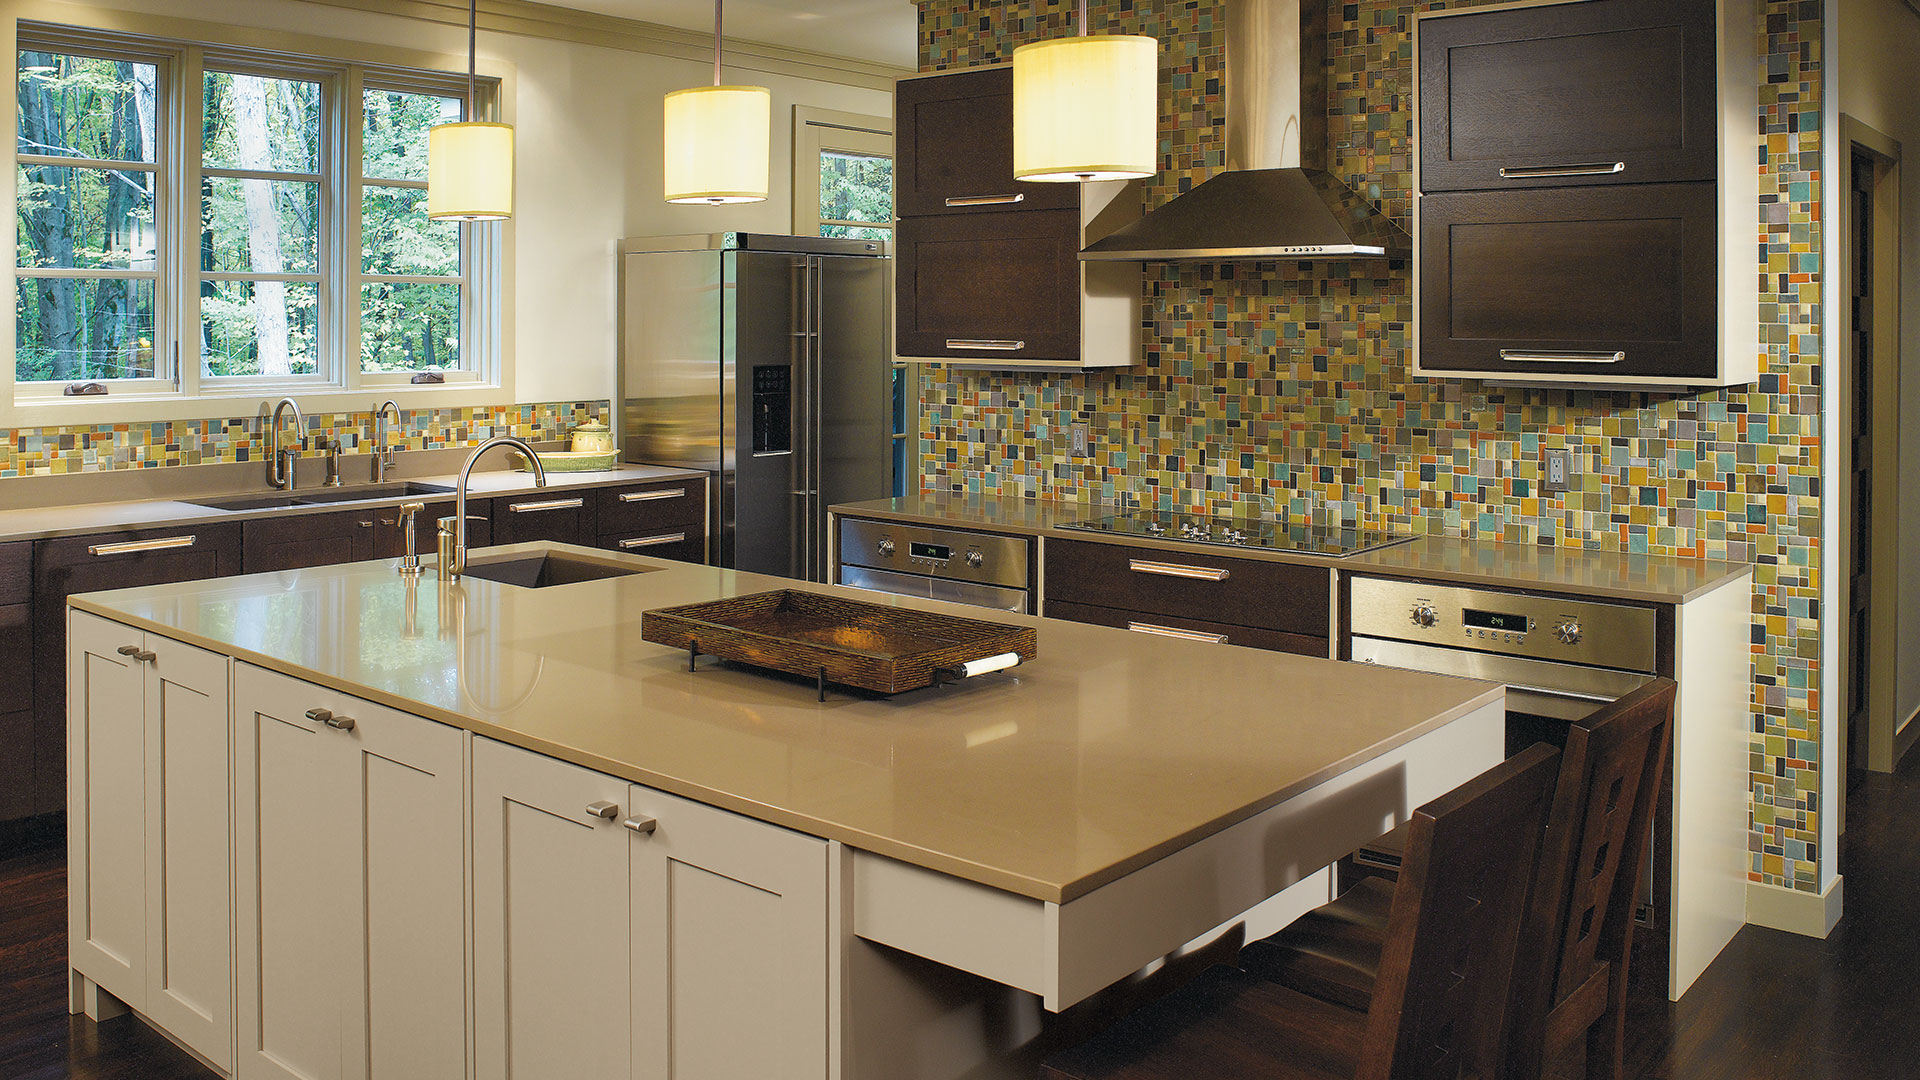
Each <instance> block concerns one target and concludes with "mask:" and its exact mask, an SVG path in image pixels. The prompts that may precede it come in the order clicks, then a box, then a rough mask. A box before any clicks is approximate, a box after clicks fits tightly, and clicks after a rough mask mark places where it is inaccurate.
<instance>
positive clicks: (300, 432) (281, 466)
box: [267, 397, 307, 491]
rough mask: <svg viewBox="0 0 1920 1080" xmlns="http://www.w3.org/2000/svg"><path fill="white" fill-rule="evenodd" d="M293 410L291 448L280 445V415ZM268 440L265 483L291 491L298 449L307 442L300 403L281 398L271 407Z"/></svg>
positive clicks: (305, 425) (305, 424)
mask: <svg viewBox="0 0 1920 1080" xmlns="http://www.w3.org/2000/svg"><path fill="white" fill-rule="evenodd" d="M285 409H292V410H293V432H294V443H293V446H292V447H291V448H284V447H282V446H281V445H280V413H281V411H282V410H285ZM267 434H268V437H269V439H270V442H269V443H268V450H267V483H268V484H271V485H272V486H274V487H276V488H279V489H281V490H283V491H292V490H293V470H294V464H295V462H297V461H298V460H299V457H300V449H299V448H300V447H301V446H303V445H305V443H306V441H307V422H306V421H305V420H303V419H301V417H300V403H299V402H297V401H295V400H293V399H292V398H290V397H283V398H281V399H280V401H279V403H278V404H276V405H275V406H274V407H273V419H272V420H271V421H270V422H269V423H268V424H267Z"/></svg>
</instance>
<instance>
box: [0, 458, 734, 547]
mask: <svg viewBox="0 0 1920 1080" xmlns="http://www.w3.org/2000/svg"><path fill="white" fill-rule="evenodd" d="M705 475H707V474H706V473H703V472H697V471H690V470H687V469H665V468H657V467H655V466H652V465H622V466H620V467H618V468H614V469H607V470H604V471H600V472H568V473H563V472H549V473H548V474H547V487H548V488H549V489H555V488H590V487H607V486H610V485H613V484H633V483H645V482H647V481H651V480H685V479H691V478H693V477H701V476H705ZM458 479H459V475H458V474H450V475H446V476H406V477H395V478H394V479H393V480H390V481H388V482H387V483H386V484H382V485H378V486H381V487H387V486H393V485H398V484H429V485H435V486H439V487H444V488H446V489H447V490H446V492H445V493H442V494H429V495H409V496H396V497H389V498H385V499H368V500H362V501H354V502H332V503H322V504H318V505H314V506H291V507H279V508H273V509H267V510H216V509H213V508H212V507H206V506H196V505H194V504H193V503H190V502H186V501H184V500H182V499H129V500H122V501H118V502H96V503H83V504H78V505H72V506H42V507H32V508H23V509H16V510H0V542H5V541H9V540H40V539H44V538H47V537H52V536H83V535H86V534H87V533H99V532H116V531H124V530H129V529H170V528H181V527H186V526H191V525H216V524H225V523H228V522H234V521H247V520H250V519H254V518H284V517H294V516H297V515H300V514H324V513H328V512H330V511H336V510H363V509H367V508H369V507H374V506H398V505H400V504H401V503H404V502H410V501H414V500H419V499H426V500H433V501H438V500H442V499H451V498H453V486H454V483H455V482H456V481H457V480H458ZM353 486H354V487H371V486H376V485H369V484H357V485H353ZM349 490H351V488H328V487H317V486H308V487H302V488H301V489H299V490H297V491H295V492H293V494H295V495H302V494H335V493H344V492H346V491H349ZM532 490H534V483H533V474H532V473H527V472H513V471H509V470H505V469H494V470H489V471H486V472H480V471H476V472H475V473H474V474H473V476H472V478H471V480H470V482H469V483H468V486H467V494H468V495H469V496H483V497H493V496H496V495H518V494H523V493H525V492H528V491H532ZM279 494H284V493H283V492H277V491H247V492H240V491H228V492H222V493H220V494H217V495H211V496H207V497H208V498H245V497H246V496H248V495H279Z"/></svg>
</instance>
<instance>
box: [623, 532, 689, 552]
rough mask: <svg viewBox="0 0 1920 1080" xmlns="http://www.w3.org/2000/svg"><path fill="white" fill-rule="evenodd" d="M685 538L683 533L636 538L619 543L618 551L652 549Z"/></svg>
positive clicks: (685, 535)
mask: <svg viewBox="0 0 1920 1080" xmlns="http://www.w3.org/2000/svg"><path fill="white" fill-rule="evenodd" d="M686 538H687V534H686V533H683V532H677V533H661V534H660V535H659V536H638V537H635V538H633V539H632V540H622V541H620V550H621V551H632V550H633V549H634V548H643V547H654V546H656V545H659V544H677V543H679V542H680V541H682V540H685V539H686Z"/></svg>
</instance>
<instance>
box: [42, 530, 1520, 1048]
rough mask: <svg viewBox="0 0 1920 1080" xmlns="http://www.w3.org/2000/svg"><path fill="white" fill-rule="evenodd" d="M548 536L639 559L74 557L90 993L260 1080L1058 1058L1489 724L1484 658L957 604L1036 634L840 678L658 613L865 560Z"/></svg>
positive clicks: (1489, 757) (73, 673) (1475, 745)
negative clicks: (1127, 998)
mask: <svg viewBox="0 0 1920 1080" xmlns="http://www.w3.org/2000/svg"><path fill="white" fill-rule="evenodd" d="M548 547H551V546H550V545H544V546H542V547H541V548H540V549H539V550H545V549H546V548H548ZM552 549H553V550H555V551H560V552H562V553H564V554H566V555H567V556H568V557H571V558H575V559H579V560H587V561H594V562H600V563H607V564H618V565H621V566H624V567H626V568H628V569H633V570H637V571H641V572H638V573H633V574H631V575H629V576H621V577H613V578H609V579H605V580H599V581H590V582H581V583H577V584H571V585H563V586H558V587H553V588H545V589H530V588H521V587H517V586H513V585H506V584H498V583H495V582H493V581H489V580H485V579H483V578H480V577H471V576H470V577H468V578H465V579H462V580H461V581H459V582H457V583H454V584H443V583H442V582H441V581H440V580H439V579H438V578H437V577H435V576H434V572H433V571H432V570H429V571H428V575H427V576H426V577H424V578H421V579H417V580H413V581H408V580H405V579H403V578H401V577H400V576H399V575H397V574H396V573H395V572H394V567H393V564H392V563H390V562H371V563H357V564H350V565H345V566H333V567H325V568H318V569H310V570H300V571H289V572H284V573H278V574H265V575H255V576H251V577H245V578H230V579H223V580H217V581H208V582H198V583H189V584H180V585H168V586H159V587H154V588H148V589H140V590H128V591H124V592H119V593H102V594H92V595H87V596H80V597H76V598H74V599H73V602H72V603H73V607H74V609H75V610H74V612H73V614H72V616H71V620H72V625H71V638H70V640H71V645H70V650H69V665H68V670H69V685H70V687H71V693H70V698H71V703H72V704H71V710H70V711H71V724H72V726H71V730H70V737H71V740H72V741H71V745H72V746H73V748H74V750H73V762H74V767H73V770H72V776H71V781H70V799H71V801H70V819H69V820H70V821H71V822H72V827H71V830H70V845H71V852H70V856H71V867H72V898H73V899H72V911H73V921H72V965H73V969H74V979H73V987H74V989H73V1007H74V1008H75V1009H76V1010H82V1009H84V1010H85V1011H88V1012H89V1013H92V1014H94V1015H102V1014H105V1013H110V1012H112V1011H115V1010H117V1009H118V1008H121V1007H123V1005H124V1006H126V1007H132V1008H133V1009H135V1010H137V1011H139V1012H140V1013H141V1014H142V1015H143V1016H145V1017H146V1018H147V1019H148V1020H149V1021H150V1022H152V1023H154V1024H155V1025H156V1026H157V1027H160V1028H161V1029H162V1030H165V1031H167V1032H168V1033H169V1034H170V1035H172V1036H173V1037H174V1038H175V1039H176V1041H179V1042H181V1043H183V1044H184V1045H186V1046H188V1047H189V1048H190V1049H192V1050H193V1051H194V1052H195V1053H197V1054H198V1055H200V1056H201V1057H202V1058H203V1059H205V1060H206V1061H207V1062H208V1063H209V1064H211V1065H213V1066H214V1067H215V1068H216V1069H219V1070H220V1071H221V1072H223V1073H226V1074H229V1075H238V1076H242V1077H253V1076H311V1077H327V1076H353V1077H360V1076H400V1075H405V1076H409V1077H414V1076H419V1077H428V1076H445V1077H464V1076H469V1075H472V1076H481V1077H495V1076H529V1075H552V1076H589V1075H591V1076H612V1075H632V1076H689V1077H691V1076H753V1077H769V1076H794V1077H799V1076H806V1077H834V1078H840V1077H860V1078H876V1080H877V1078H883V1077H884V1078H889V1080H891V1078H899V1077H943V1078H945V1077H960V1076H998V1075H1020V1074H1025V1075H1031V1072H1030V1065H1031V1061H1032V1058H1033V1056H1034V1055H1036V1054H1037V1053H1039V1052H1040V1051H1041V1050H1043V1049H1044V1048H1045V1046H1046V1045H1048V1044H1049V1042H1050V1040H1052V1039H1054V1038H1057V1037H1058V1033H1059V1032H1060V1031H1062V1030H1064V1029H1065V1028H1066V1027H1068V1026H1070V1024H1069V1020H1070V1017H1071V1016H1072V1015H1073V1014H1074V1013H1075V1011H1076V1010H1075V1006H1079V1007H1080V1008H1079V1010H1078V1011H1080V1012H1081V1013H1085V1012H1086V1011H1087V1010H1089V1009H1095V1008H1098V1007H1099V1006H1100V1003H1101V1000H1102V998H1103V997H1104V996H1107V995H1111V994H1115V993H1119V992H1121V991H1123V990H1124V989H1125V984H1127V983H1128V982H1129V981H1131V980H1132V979H1133V978H1134V977H1135V976H1136V973H1138V972H1139V971H1140V970H1141V969H1143V968H1146V967H1149V966H1151V965H1154V964H1156V963H1157V962H1159V961H1160V960H1161V959H1162V958H1163V957H1166V956H1169V955H1171V954H1174V953H1177V952H1179V951H1181V950H1182V949H1183V947H1186V946H1188V945H1189V943H1192V942H1195V941H1198V940H1204V939H1207V938H1210V937H1214V936H1217V935H1218V934H1219V933H1222V932H1226V933H1234V932H1245V933H1259V932H1263V931H1265V930H1268V929H1271V928H1272V927H1274V926H1276V925H1278V924H1280V923H1283V922H1285V921H1287V920H1288V919H1290V918H1291V917H1292V916H1293V915H1296V914H1298V913H1299V912H1300V911H1302V910H1305V909H1306V908H1308V907H1311V906H1314V905H1315V904H1317V903H1319V902H1323V901H1324V900H1325V899H1326V898H1327V896H1328V894H1329V878H1330V875H1329V874H1328V873H1327V872H1326V868H1327V867H1328V866H1329V865H1330V864H1331V863H1332V862H1333V861H1334V860H1335V859H1337V858H1338V857H1339V856H1341V855H1342V854H1344V853H1346V852H1347V851H1349V850H1351V849H1352V848H1353V847H1355V846H1357V845H1358V844H1359V843H1361V842H1363V841H1365V840H1367V839H1370V838H1372V837H1373V836H1375V835H1377V834H1378V833H1379V832H1381V831H1383V830H1384V829H1385V828H1387V827H1389V826H1391V825H1392V824H1394V823H1396V822H1398V821H1400V820H1404V818H1405V816H1406V814H1407V813H1408V812H1409V811H1410V810H1411V809H1412V808H1413V807H1415V806H1418V805H1419V804H1420V803H1422V802H1424V801H1426V800H1428V799H1430V798H1432V797H1434V796H1436V795H1438V794H1440V793H1441V792H1443V791H1446V790H1448V789H1451V788H1452V787H1454V786H1456V785H1457V784H1459V783H1460V782H1462V781H1464V780H1465V779H1467V778H1469V777H1471V776H1473V775H1475V774H1476V773H1478V772H1480V771H1481V770H1483V769H1484V768H1486V767H1488V766H1490V765H1492V764H1493V763H1494V762H1496V761H1497V760H1499V758H1500V757H1501V752H1502V724H1503V716H1504V695H1503V691H1502V690H1501V688H1500V687H1498V686H1497V685H1493V684H1488V683H1481V682H1474V681H1470V680H1463V679H1453V678H1446V677H1440V676H1431V675H1421V674H1416V673H1411V672H1400V671H1391V670H1382V669H1373V668H1370V669H1364V670H1361V669H1357V668H1356V667H1354V666H1353V665H1347V664H1340V663H1335V662H1332V661H1327V660H1320V659H1310V658H1302V657H1294V656H1284V655H1277V654H1270V653H1264V652H1259V651H1255V650H1244V649H1208V648H1206V647H1204V646H1200V645H1195V644H1191V643H1185V642H1179V641H1168V640H1161V639H1146V638H1142V637H1141V636H1140V635H1130V634H1127V633H1126V632H1124V631H1117V630H1111V629H1106V628H1102V627H1095V626H1086V625H1080V624H1074V623H1065V622H1057V621H1053V620H1044V619H1042V620H1028V619H1026V617H1024V616H1017V615H999V614H991V615H982V614H981V613H978V612H975V611H972V610H970V609H959V610H960V611H964V612H965V613H966V614H969V615H973V616H975V617H986V618H994V619H1000V620H1003V621H1009V622H1018V621H1029V622H1033V623H1034V624H1036V625H1037V626H1038V628H1039V655H1038V658H1037V659H1036V660H1034V661H1033V662H1031V663H1029V664H1026V665H1022V666H1021V667H1019V668H1016V669H1014V670H1012V671H1009V672H1005V673H999V674H993V675H985V676H980V677H978V678H975V679H970V680H967V681H965V682H962V683H959V684H954V685H949V686H946V687H942V688H937V689H932V690H927V691H921V692H916V693H912V694H904V695H900V696H897V697H894V698H874V697H867V696H861V695H853V694H847V693H833V694H830V695H829V696H828V699H827V700H826V701H825V702H820V701H817V700H816V698H815V694H814V690H813V686H812V684H811V682H810V681H801V680H791V679H786V678H782V677H779V676H773V675H769V674H765V673H761V672H756V671H752V670H749V669H745V668H740V667H735V666H732V665H722V664H719V663H717V662H715V661H713V660H711V659H705V660H702V661H701V662H700V663H699V664H698V665H697V667H695V668H694V669H693V670H689V665H688V658H687V656H686V654H685V653H684V652H674V651H671V650H668V649H665V648H663V647H660V646H657V645H653V644H650V643H647V642H645V641H643V640H641V638H640V615H641V612H643V611H645V610H647V609H650V608H657V607H663V606H670V605H675V604H682V603H691V602H696V601H702V600H710V599H715V598H719V597H724V596H729V595H737V594H741V593H748V592H757V591H762V590H766V589H770V588H780V587H802V588H815V589H821V590H823V591H838V590H832V587H829V586H804V585H800V584H798V583H794V582H788V581H784V580H781V579H775V578H767V577H759V576H755V575H750V574H737V573H734V572H731V571H726V570H720V569H715V568H709V567H701V566H693V565H688V564H681V563H673V562H667V561H660V560H647V559H641V558H635V557H628V556H619V555H612V554H608V553H605V552H593V551H589V550H587V549H573V548H559V547H554V548H552ZM536 553H537V552H536ZM526 554H528V551H527V550H522V549H514V548H502V549H493V550H490V551H487V552H485V553H481V554H477V555H476V556H475V558H474V560H473V563H472V565H473V567H474V568H475V569H477V570H484V567H485V565H486V564H487V563H489V562H493V561H498V560H502V559H509V558H514V557H520V556H524V555H526ZM854 595H861V596H863V597H864V598H867V599H872V598H873V597H872V596H871V594H854ZM890 602H896V603H899V604H902V605H907V606H933V607H942V608H943V609H945V610H954V609H947V608H944V606H943V605H935V604H932V603H931V602H927V601H913V600H906V599H898V600H893V601H890ZM623 826H624V827H623ZM228 942H231V943H232V946H231V948H230V949H229V948H228V946H227V943H228ZM229 955H230V961H229ZM229 974H231V978H228V975H229Z"/></svg>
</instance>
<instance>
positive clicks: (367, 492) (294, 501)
mask: <svg viewBox="0 0 1920 1080" xmlns="http://www.w3.org/2000/svg"><path fill="white" fill-rule="evenodd" d="M452 490H453V489H452V488H450V487H446V486H444V485H441V484H416V483H411V482H409V483H405V484H373V485H366V486H361V487H340V488H326V489H324V490H322V491H298V492H294V493H293V494H291V495H286V494H273V495H233V496H228V497H224V498H218V499H187V500H186V502H187V504H188V505H189V506H204V507H206V508H207V509H209V510H228V511H240V510H279V509H282V508H287V507H294V506H328V505H331V504H333V503H349V502H370V501H372V500H375V499H401V498H406V497H407V496H410V495H445V494H448V493H449V492H451V491H452Z"/></svg>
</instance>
